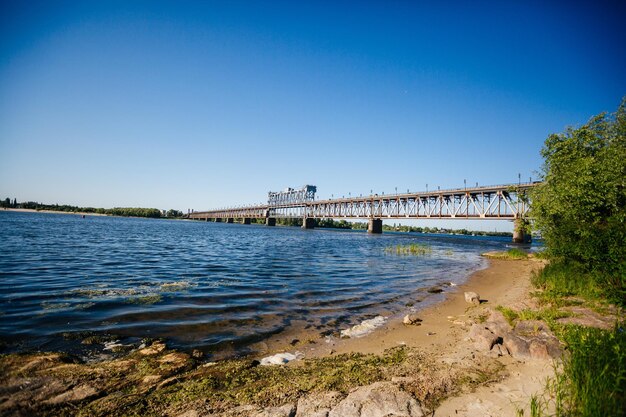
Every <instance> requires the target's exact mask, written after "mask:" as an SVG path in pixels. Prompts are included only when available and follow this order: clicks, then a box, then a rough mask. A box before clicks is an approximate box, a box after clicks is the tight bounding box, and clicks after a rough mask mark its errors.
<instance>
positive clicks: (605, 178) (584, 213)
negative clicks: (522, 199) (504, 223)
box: [532, 98, 626, 295]
mask: <svg viewBox="0 0 626 417" xmlns="http://www.w3.org/2000/svg"><path fill="white" fill-rule="evenodd" d="M541 154H542V156H543V158H544V166H543V173H542V175H543V180H544V182H543V184H542V185H541V186H538V187H537V189H536V190H535V191H534V193H533V205H532V214H533V217H534V218H535V226H536V227H537V229H539V230H540V231H541V233H542V235H543V237H544V239H545V242H546V247H547V250H548V254H549V255H550V256H551V257H553V258H555V259H560V260H564V261H568V262H570V261H571V262H576V263H578V264H580V265H581V266H583V267H584V268H585V269H586V270H587V271H588V272H590V273H592V274H591V275H590V276H594V277H596V278H598V279H600V280H603V281H604V282H603V284H605V285H608V286H610V287H611V289H612V290H617V291H618V292H620V293H621V294H622V295H623V294H624V290H625V288H626V286H625V281H626V278H625V274H626V260H625V258H626V98H625V99H624V100H623V101H622V103H621V105H620V106H619V108H618V110H617V112H616V113H614V114H611V115H608V114H606V113H603V114H600V115H598V116H595V117H593V118H591V120H589V122H588V123H587V124H585V125H583V126H581V127H578V128H573V127H570V128H568V129H567V130H566V131H565V132H564V133H559V134H552V135H550V136H549V137H548V138H547V139H546V142H545V145H544V147H543V149H542V151H541Z"/></svg>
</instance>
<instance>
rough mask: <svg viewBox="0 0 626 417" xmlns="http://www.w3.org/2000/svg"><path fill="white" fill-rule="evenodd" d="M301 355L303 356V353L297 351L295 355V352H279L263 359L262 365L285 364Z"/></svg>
mask: <svg viewBox="0 0 626 417" xmlns="http://www.w3.org/2000/svg"><path fill="white" fill-rule="evenodd" d="M300 357H302V354H301V353H300V352H296V354H295V355H294V354H293V353H288V352H285V353H277V354H275V355H272V356H267V357H265V358H263V359H261V365H262V366H269V365H284V364H286V363H287V362H291V361H295V360H296V359H299V358H300Z"/></svg>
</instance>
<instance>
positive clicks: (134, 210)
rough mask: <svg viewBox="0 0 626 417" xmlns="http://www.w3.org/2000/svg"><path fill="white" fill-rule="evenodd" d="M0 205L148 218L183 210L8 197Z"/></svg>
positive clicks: (173, 215)
mask: <svg viewBox="0 0 626 417" xmlns="http://www.w3.org/2000/svg"><path fill="white" fill-rule="evenodd" d="M0 207H2V208H22V209H30V210H48V211H61V212H66V213H94V214H104V215H108V216H123V217H148V218H153V219H157V218H180V217H183V212H182V211H179V210H174V209H170V210H168V211H161V210H159V209H156V208H143V207H114V208H110V209H105V208H96V207H78V206H72V205H68V204H43V203H38V202H36V201H24V202H21V203H18V202H17V199H13V200H12V201H11V199H10V198H6V199H4V200H0Z"/></svg>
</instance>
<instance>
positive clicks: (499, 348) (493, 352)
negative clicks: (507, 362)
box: [489, 343, 506, 358]
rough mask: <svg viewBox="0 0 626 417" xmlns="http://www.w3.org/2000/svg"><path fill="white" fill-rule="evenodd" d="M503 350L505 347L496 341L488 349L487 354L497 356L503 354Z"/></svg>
mask: <svg viewBox="0 0 626 417" xmlns="http://www.w3.org/2000/svg"><path fill="white" fill-rule="evenodd" d="M503 350H504V352H503ZM505 352H506V349H504V348H503V347H502V345H500V344H497V343H496V344H495V345H493V347H492V348H491V350H490V351H489V356H492V357H494V358H499V357H500V356H503V355H504V353H505Z"/></svg>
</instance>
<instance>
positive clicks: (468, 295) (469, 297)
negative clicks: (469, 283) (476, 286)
mask: <svg viewBox="0 0 626 417" xmlns="http://www.w3.org/2000/svg"><path fill="white" fill-rule="evenodd" d="M465 301H467V302H468V303H470V304H475V305H478V304H480V295H478V294H477V293H475V292H473V291H466V292H465Z"/></svg>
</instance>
